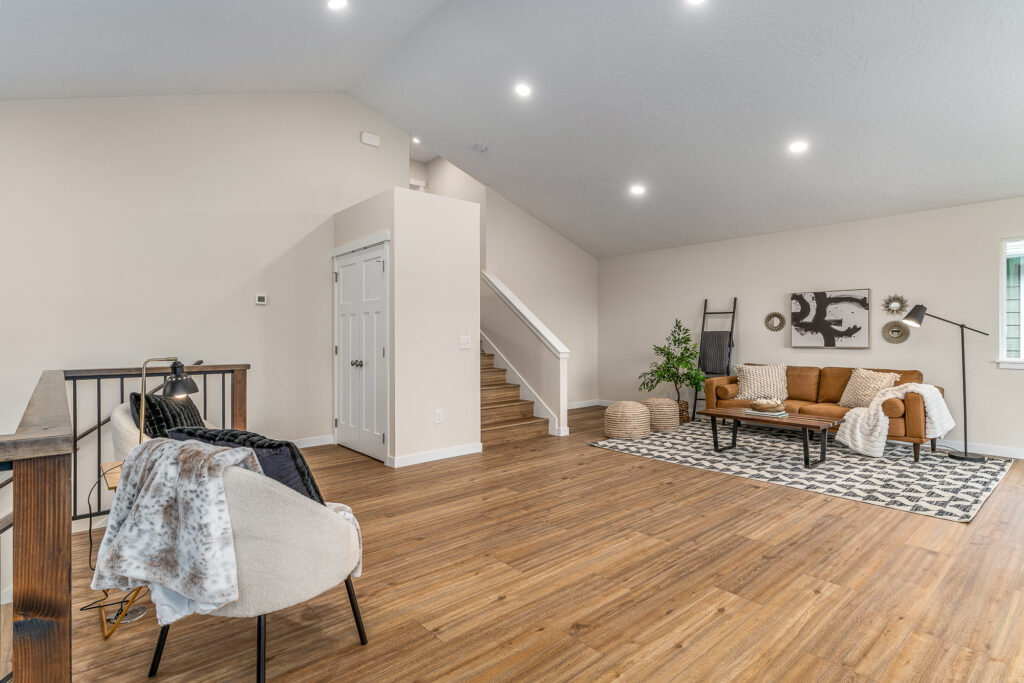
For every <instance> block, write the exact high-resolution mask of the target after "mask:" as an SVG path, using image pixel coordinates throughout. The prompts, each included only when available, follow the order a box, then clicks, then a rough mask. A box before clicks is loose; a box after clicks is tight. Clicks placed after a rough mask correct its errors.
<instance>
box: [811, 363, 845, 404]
mask: <svg viewBox="0 0 1024 683" xmlns="http://www.w3.org/2000/svg"><path fill="white" fill-rule="evenodd" d="M852 374H853V368H822V369H821V379H820V380H819V381H818V403H835V404H837V405H838V403H839V399H841V398H842V397H843V390H844V389H846V383H847V382H849V381H850V375H852Z"/></svg>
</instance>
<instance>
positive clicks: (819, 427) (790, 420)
mask: <svg viewBox="0 0 1024 683" xmlns="http://www.w3.org/2000/svg"><path fill="white" fill-rule="evenodd" d="M697 414H698V415H705V416H707V417H710V418H711V436H712V438H713V439H714V443H715V452H716V453H721V452H722V451H727V450H729V449H730V448H735V447H736V432H737V431H738V430H739V426H740V423H741V422H748V423H750V424H759V425H765V426H768V427H781V428H784V429H799V430H800V431H801V432H803V436H804V467H807V468H811V467H817V466H818V465H820V464H821V463H823V462H825V449H826V447H827V445H828V430H829V429H831V428H832V427H836V426H838V425H841V424H842V423H843V418H841V417H818V416H816V415H792V414H791V415H787V416H786V417H772V416H771V415H751V414H750V413H748V412H747V409H746V408H708V409H707V410H698V411H697ZM719 418H721V419H723V420H732V444H731V445H729V446H725V447H719V445H718V420H719ZM812 432H818V435H819V437H820V439H821V453H820V454H819V456H818V459H817V460H811V443H810V435H811V433H812Z"/></svg>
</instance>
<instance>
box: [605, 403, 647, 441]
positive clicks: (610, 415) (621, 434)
mask: <svg viewBox="0 0 1024 683" xmlns="http://www.w3.org/2000/svg"><path fill="white" fill-rule="evenodd" d="M650 433H651V413H650V411H648V410H647V406H645V405H643V404H642V403H637V402H636V401H619V402H618V403H613V404H611V405H610V406H608V407H607V408H606V409H605V411H604V435H605V436H607V437H608V438H609V439H639V438H640V437H642V436H647V435H648V434H650Z"/></svg>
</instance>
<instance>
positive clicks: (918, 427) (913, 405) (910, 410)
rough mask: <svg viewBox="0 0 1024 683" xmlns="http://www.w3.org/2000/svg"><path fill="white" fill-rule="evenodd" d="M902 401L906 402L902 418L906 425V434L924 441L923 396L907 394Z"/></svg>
mask: <svg viewBox="0 0 1024 683" xmlns="http://www.w3.org/2000/svg"><path fill="white" fill-rule="evenodd" d="M903 402H904V403H905V404H906V413H905V414H904V416H903V417H904V419H905V420H906V425H907V436H908V437H909V438H912V439H921V441H922V443H923V442H924V440H925V438H924V398H923V397H922V396H921V394H907V395H906V396H905V397H904V399H903Z"/></svg>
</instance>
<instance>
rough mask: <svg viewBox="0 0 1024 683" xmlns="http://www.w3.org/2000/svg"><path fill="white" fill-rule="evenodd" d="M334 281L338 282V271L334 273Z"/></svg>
mask: <svg viewBox="0 0 1024 683" xmlns="http://www.w3.org/2000/svg"><path fill="white" fill-rule="evenodd" d="M334 281H335V282H337V281H338V271H334Z"/></svg>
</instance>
